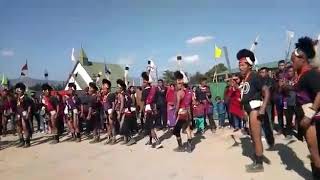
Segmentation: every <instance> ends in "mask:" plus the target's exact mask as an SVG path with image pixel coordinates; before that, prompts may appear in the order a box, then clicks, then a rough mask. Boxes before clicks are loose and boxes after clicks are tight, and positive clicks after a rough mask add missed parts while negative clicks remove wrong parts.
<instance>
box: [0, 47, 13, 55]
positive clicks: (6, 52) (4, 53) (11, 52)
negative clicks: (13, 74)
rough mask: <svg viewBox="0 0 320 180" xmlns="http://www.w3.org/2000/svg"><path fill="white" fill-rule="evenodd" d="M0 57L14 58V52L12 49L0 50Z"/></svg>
mask: <svg viewBox="0 0 320 180" xmlns="http://www.w3.org/2000/svg"><path fill="white" fill-rule="evenodd" d="M0 54H1V56H4V57H12V56H14V51H13V50H12V49H8V48H4V49H1V50H0Z"/></svg>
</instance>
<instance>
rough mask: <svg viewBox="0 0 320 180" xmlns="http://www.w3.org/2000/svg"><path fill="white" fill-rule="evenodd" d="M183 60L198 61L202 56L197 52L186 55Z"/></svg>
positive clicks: (188, 61) (187, 61)
mask: <svg viewBox="0 0 320 180" xmlns="http://www.w3.org/2000/svg"><path fill="white" fill-rule="evenodd" d="M183 60H184V61H185V62H186V63H192V64H193V63H197V62H199V61H200V57H199V55H198V54H195V55H191V56H186V57H184V58H183Z"/></svg>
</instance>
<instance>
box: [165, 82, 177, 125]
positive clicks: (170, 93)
mask: <svg viewBox="0 0 320 180" xmlns="http://www.w3.org/2000/svg"><path fill="white" fill-rule="evenodd" d="M166 101H167V120H168V122H167V124H168V126H169V127H170V128H172V127H174V125H175V124H176V115H175V112H176V110H175V109H176V107H175V102H176V93H175V86H174V84H170V87H169V88H168V90H167V93H166Z"/></svg>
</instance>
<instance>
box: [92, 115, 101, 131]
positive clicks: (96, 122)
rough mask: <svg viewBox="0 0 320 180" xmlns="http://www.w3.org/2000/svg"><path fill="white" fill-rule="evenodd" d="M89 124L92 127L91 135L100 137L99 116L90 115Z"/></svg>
mask: <svg viewBox="0 0 320 180" xmlns="http://www.w3.org/2000/svg"><path fill="white" fill-rule="evenodd" d="M90 120H91V122H92V127H93V135H94V136H100V129H101V122H100V114H99V113H94V114H92V115H91V119H90Z"/></svg>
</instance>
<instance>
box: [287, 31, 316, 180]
mask: <svg viewBox="0 0 320 180" xmlns="http://www.w3.org/2000/svg"><path fill="white" fill-rule="evenodd" d="M314 45H315V42H314V41H313V40H312V39H310V38H309V37H303V38H300V39H299V40H298V42H297V43H296V49H295V50H294V52H293V53H292V55H291V61H292V63H293V68H294V70H295V71H296V72H297V73H298V78H297V81H296V84H295V88H296V93H297V113H298V114H303V115H302V116H300V115H297V119H298V122H299V126H300V127H302V128H303V130H304V137H305V139H306V141H307V144H308V148H309V151H310V154H311V167H312V174H313V177H314V179H320V156H319V145H318V139H317V129H318V128H317V127H319V119H320V114H319V107H320V84H319V83H317V82H318V81H319V79H320V71H319V69H318V68H312V67H311V65H310V61H311V60H312V59H313V58H314V57H316V51H315V49H314Z"/></svg>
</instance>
